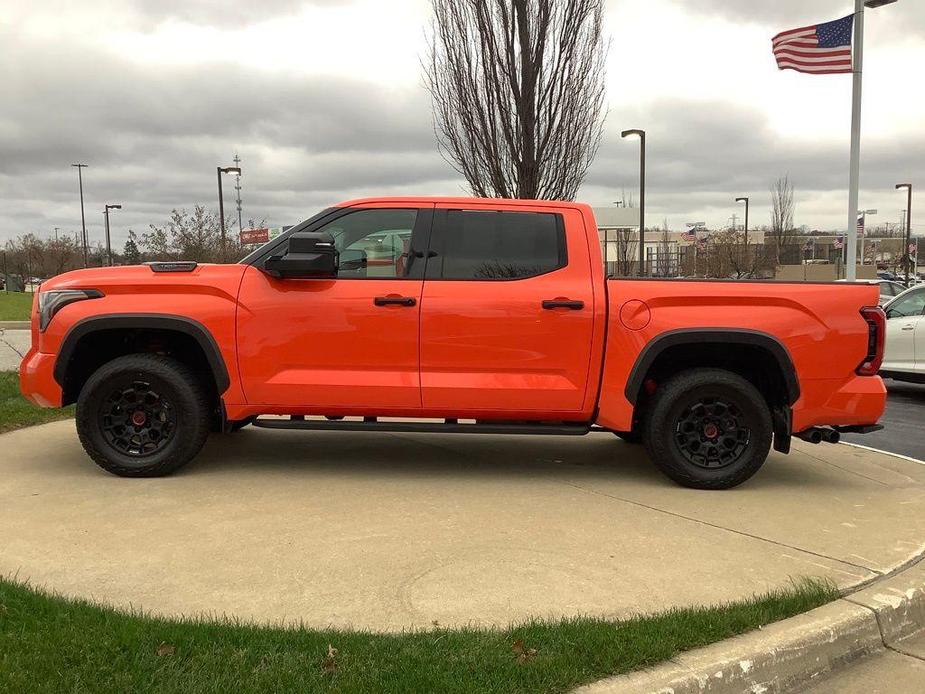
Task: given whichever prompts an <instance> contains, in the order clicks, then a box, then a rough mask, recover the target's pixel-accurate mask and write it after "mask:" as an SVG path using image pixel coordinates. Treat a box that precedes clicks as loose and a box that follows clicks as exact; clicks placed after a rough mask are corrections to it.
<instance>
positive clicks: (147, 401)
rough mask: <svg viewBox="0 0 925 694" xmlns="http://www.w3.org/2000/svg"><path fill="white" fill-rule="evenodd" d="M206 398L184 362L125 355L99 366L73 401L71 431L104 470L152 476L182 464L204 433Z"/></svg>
mask: <svg viewBox="0 0 925 694" xmlns="http://www.w3.org/2000/svg"><path fill="white" fill-rule="evenodd" d="M209 405H210V403H209V396H208V394H207V391H206V389H205V388H203V386H202V384H201V383H200V382H199V379H198V378H197V376H196V374H195V373H194V372H193V371H192V370H191V369H190V368H189V367H187V366H186V365H185V364H182V363H181V362H178V361H176V360H175V359H171V358H169V357H165V356H162V355H158V354H130V355H127V356H124V357H119V358H117V359H113V360H112V361H111V362H109V363H107V364H105V365H104V366H102V367H100V368H99V369H98V370H97V371H96V372H95V373H94V374H93V375H92V376H90V378H89V379H88V380H87V383H86V384H85V385H84V387H83V388H82V389H81V391H80V396H79V397H78V399H77V434H78V436H79V437H80V442H81V444H83V447H84V450H85V451H86V452H87V455H89V456H90V457H91V458H92V459H93V460H94V462H96V464H97V465H99V466H100V467H101V468H103V469H104V470H107V471H108V472H111V473H113V474H116V475H121V476H123V477H157V476H160V475H166V474H168V473H170V472H173V471H174V470H176V469H177V468H179V467H181V466H183V465H185V464H186V463H188V462H189V461H190V460H192V459H193V457H194V456H195V455H196V454H197V453H198V452H199V450H200V449H201V448H202V446H203V444H204V443H205V440H206V438H207V437H208V435H209V428H210V416H211V415H210V413H211V408H210V406H209Z"/></svg>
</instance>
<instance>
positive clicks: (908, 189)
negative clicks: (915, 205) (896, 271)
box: [896, 183, 918, 287]
mask: <svg viewBox="0 0 925 694" xmlns="http://www.w3.org/2000/svg"><path fill="white" fill-rule="evenodd" d="M903 188H905V189H906V193H907V195H908V196H909V197H908V202H907V204H906V256H907V257H908V258H909V262H908V263H906V286H907V287H908V286H909V266H910V265H911V264H912V252H911V251H910V250H909V247H910V246H911V245H912V184H911V183H897V184H896V190H902V189H903ZM916 250H918V246H916ZM916 255H918V253H916Z"/></svg>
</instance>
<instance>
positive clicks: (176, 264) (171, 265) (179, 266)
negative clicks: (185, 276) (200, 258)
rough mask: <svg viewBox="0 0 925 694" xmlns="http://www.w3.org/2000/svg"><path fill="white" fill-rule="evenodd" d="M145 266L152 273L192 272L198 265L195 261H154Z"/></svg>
mask: <svg viewBox="0 0 925 694" xmlns="http://www.w3.org/2000/svg"><path fill="white" fill-rule="evenodd" d="M145 265H147V266H148V267H149V268H151V271H152V272H192V271H193V270H195V269H196V268H197V267H198V265H199V264H198V263H197V262H196V261H195V260H154V261H151V262H149V263H145Z"/></svg>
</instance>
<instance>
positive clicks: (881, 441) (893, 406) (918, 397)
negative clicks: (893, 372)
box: [844, 379, 925, 460]
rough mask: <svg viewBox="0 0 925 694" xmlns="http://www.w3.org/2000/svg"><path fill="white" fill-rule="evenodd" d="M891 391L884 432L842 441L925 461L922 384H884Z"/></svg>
mask: <svg viewBox="0 0 925 694" xmlns="http://www.w3.org/2000/svg"><path fill="white" fill-rule="evenodd" d="M885 383H886V387H887V389H888V390H889V392H890V395H889V398H888V399H887V405H886V414H885V415H884V416H883V419H881V420H880V423H881V424H883V425H884V427H885V428H884V429H883V431H877V432H874V433H873V434H864V435H863V436H860V435H856V434H854V435H852V434H849V435H847V436H845V437H844V439H845V441H850V442H851V443H859V444H861V445H863V446H871V447H872V448H879V449H880V450H882V451H890V452H891V453H899V454H900V455H908V456H910V457H912V458H917V459H919V460H925V385H918V384H915V383H902V382H901V381H892V380H889V379H887V380H886V381H885Z"/></svg>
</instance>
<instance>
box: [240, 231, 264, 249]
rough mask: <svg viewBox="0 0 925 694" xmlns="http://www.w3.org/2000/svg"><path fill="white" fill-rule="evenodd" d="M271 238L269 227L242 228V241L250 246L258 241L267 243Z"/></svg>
mask: <svg viewBox="0 0 925 694" xmlns="http://www.w3.org/2000/svg"><path fill="white" fill-rule="evenodd" d="M269 240H270V230H269V229H242V230H241V243H242V244H243V245H245V246H250V245H253V244H258V243H266V242H267V241H269Z"/></svg>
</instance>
